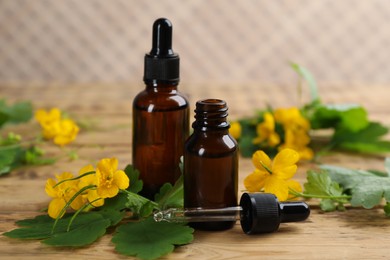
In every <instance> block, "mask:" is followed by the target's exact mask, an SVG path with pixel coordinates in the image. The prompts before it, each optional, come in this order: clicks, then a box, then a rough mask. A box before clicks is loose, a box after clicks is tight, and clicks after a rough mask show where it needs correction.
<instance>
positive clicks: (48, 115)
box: [35, 108, 61, 125]
mask: <svg viewBox="0 0 390 260" xmlns="http://www.w3.org/2000/svg"><path fill="white" fill-rule="evenodd" d="M35 119H36V120H37V121H38V122H39V123H40V124H41V125H50V124H51V123H53V122H56V121H59V120H60V119H61V111H60V110H59V109H58V108H52V109H51V110H50V111H48V112H46V110H44V109H38V110H37V111H36V112H35Z"/></svg>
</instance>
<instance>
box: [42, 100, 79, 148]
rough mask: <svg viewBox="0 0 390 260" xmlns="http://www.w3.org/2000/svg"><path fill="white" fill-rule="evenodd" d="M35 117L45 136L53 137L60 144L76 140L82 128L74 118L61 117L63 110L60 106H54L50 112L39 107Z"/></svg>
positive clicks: (47, 137)
mask: <svg viewBox="0 0 390 260" xmlns="http://www.w3.org/2000/svg"><path fill="white" fill-rule="evenodd" d="M35 119H36V120H37V121H38V122H39V124H40V125H41V127H42V134H43V137H44V138H45V139H53V142H54V143H55V144H56V145H59V146H63V145H66V144H69V143H70V142H72V141H74V140H75V139H76V136H77V134H78V132H79V130H80V129H79V127H78V126H77V124H76V123H75V122H74V121H73V120H71V119H63V118H61V111H60V110H59V109H58V108H53V109H51V110H50V111H49V112H46V111H45V110H43V109H39V110H37V111H36V112H35Z"/></svg>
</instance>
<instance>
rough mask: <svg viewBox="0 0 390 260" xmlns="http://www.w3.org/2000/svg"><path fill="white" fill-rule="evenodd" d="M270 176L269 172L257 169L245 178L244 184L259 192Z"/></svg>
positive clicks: (250, 189) (249, 189)
mask: <svg viewBox="0 0 390 260" xmlns="http://www.w3.org/2000/svg"><path fill="white" fill-rule="evenodd" d="M268 177H269V173H267V172H264V171H260V170H258V169H256V170H255V171H254V172H253V173H251V174H249V175H248V176H247V177H246V178H245V179H244V186H245V188H246V189H247V190H248V191H249V192H259V191H261V189H262V188H263V187H264V183H265V181H266V179H267V178H268Z"/></svg>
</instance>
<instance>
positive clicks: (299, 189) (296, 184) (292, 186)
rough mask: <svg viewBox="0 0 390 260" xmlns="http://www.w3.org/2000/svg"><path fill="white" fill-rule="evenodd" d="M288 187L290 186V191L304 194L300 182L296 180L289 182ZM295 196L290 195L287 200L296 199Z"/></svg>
mask: <svg viewBox="0 0 390 260" xmlns="http://www.w3.org/2000/svg"><path fill="white" fill-rule="evenodd" d="M287 185H288V189H289V190H290V189H291V190H294V191H296V192H302V191H303V190H302V186H301V184H300V183H299V182H297V181H295V180H288V181H287ZM295 198H296V197H295V195H293V194H291V193H289V194H288V198H287V199H289V200H290V199H295Z"/></svg>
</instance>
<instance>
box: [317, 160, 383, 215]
mask: <svg viewBox="0 0 390 260" xmlns="http://www.w3.org/2000/svg"><path fill="white" fill-rule="evenodd" d="M320 167H321V169H323V170H327V171H328V173H329V176H330V177H331V179H332V180H333V181H335V182H337V183H340V184H341V185H342V186H343V187H344V189H349V190H350V191H351V195H352V198H351V205H352V206H354V207H358V206H362V207H364V208H366V209H370V208H373V207H374V206H376V205H378V204H380V203H381V200H382V199H383V198H385V199H386V201H387V202H390V177H389V176H378V175H377V174H374V173H372V172H369V171H363V170H352V169H347V168H343V167H337V166H332V165H322V166H320Z"/></svg>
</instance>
